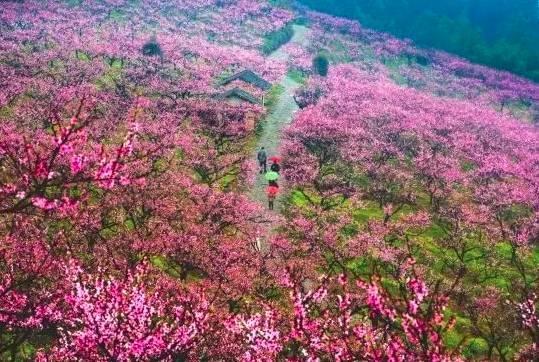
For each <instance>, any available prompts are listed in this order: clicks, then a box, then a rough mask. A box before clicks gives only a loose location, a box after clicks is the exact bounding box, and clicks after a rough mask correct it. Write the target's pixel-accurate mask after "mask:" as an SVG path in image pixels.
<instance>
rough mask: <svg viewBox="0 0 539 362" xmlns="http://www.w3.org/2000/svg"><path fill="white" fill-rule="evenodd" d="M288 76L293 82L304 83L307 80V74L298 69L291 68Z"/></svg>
mask: <svg viewBox="0 0 539 362" xmlns="http://www.w3.org/2000/svg"><path fill="white" fill-rule="evenodd" d="M287 75H288V77H289V78H290V79H292V80H293V81H294V82H296V83H299V84H302V85H304V84H305V83H306V82H307V75H306V74H305V73H304V72H302V71H301V70H298V69H291V70H289V71H288V74H287Z"/></svg>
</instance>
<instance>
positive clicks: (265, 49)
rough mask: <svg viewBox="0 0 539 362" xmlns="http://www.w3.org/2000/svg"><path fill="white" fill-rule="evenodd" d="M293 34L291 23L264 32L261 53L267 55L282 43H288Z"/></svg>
mask: <svg viewBox="0 0 539 362" xmlns="http://www.w3.org/2000/svg"><path fill="white" fill-rule="evenodd" d="M293 36H294V28H293V27H292V24H287V25H286V26H284V27H282V28H281V29H279V30H276V31H273V32H271V33H268V34H266V36H265V37H264V44H263V45H262V49H261V50H262V53H264V54H265V55H268V54H270V53H272V52H274V51H276V50H277V49H279V48H280V47H281V46H283V45H284V44H286V43H288V42H289V41H290V39H292V37H293Z"/></svg>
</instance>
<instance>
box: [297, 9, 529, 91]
mask: <svg viewBox="0 0 539 362" xmlns="http://www.w3.org/2000/svg"><path fill="white" fill-rule="evenodd" d="M300 1H301V2H303V3H304V4H305V5H308V6H309V7H311V8H312V9H315V10H318V11H322V12H326V13H330V14H332V15H336V16H343V17H347V18H352V19H357V20H359V21H360V22H361V24H362V25H363V26H365V27H368V28H372V29H375V30H380V31H385V32H388V33H391V34H393V35H395V36H397V37H400V38H409V39H412V40H414V41H415V42H416V43H417V44H418V45H420V46H425V47H433V48H439V49H442V50H445V51H448V52H451V53H454V54H457V55H460V56H463V57H465V58H467V59H470V60H471V61H473V62H476V63H481V64H485V65H488V66H491V67H494V68H498V69H503V70H509V71H512V72H514V73H517V74H520V75H522V76H525V77H528V78H531V79H533V80H535V81H539V3H538V1H537V0H445V1H433V0H300Z"/></svg>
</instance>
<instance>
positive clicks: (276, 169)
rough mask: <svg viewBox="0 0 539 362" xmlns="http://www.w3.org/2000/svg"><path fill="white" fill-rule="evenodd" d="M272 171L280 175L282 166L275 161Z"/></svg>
mask: <svg viewBox="0 0 539 362" xmlns="http://www.w3.org/2000/svg"><path fill="white" fill-rule="evenodd" d="M270 170H271V171H273V172H277V173H279V171H281V166H279V164H278V163H277V162H275V161H273V163H272V164H271V166H270Z"/></svg>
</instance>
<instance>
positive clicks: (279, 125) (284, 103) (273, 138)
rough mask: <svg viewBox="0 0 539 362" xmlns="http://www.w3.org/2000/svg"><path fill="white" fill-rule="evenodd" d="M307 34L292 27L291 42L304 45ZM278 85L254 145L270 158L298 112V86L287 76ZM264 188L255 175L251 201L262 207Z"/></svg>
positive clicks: (276, 55) (277, 55)
mask: <svg viewBox="0 0 539 362" xmlns="http://www.w3.org/2000/svg"><path fill="white" fill-rule="evenodd" d="M307 33H308V29H307V28H306V27H304V26H298V25H294V37H293V38H292V40H291V42H295V43H300V44H305V43H306V42H307V38H308V37H307V35H308V34H307ZM270 58H271V59H276V60H281V61H287V60H288V58H289V55H288V54H287V53H286V52H285V51H283V50H282V48H280V49H278V50H276V51H275V52H273V53H272V54H271V55H270ZM279 84H280V85H281V86H282V87H283V88H284V92H283V93H282V95H281V96H280V98H279V100H278V101H277V104H276V105H275V107H274V109H273V112H272V113H270V114H269V115H268V116H267V118H266V120H265V124H264V130H263V133H262V135H261V137H260V139H259V141H258V143H257V145H256V149H257V150H258V149H260V147H265V148H266V152H267V154H268V156H270V157H271V156H272V155H277V154H278V152H279V147H280V145H281V133H282V130H283V128H284V127H285V126H286V125H288V124H289V123H290V122H291V121H292V119H293V117H294V113H295V112H296V111H297V110H298V106H297V104H296V102H295V101H294V98H293V97H294V92H295V91H296V89H298V88H299V86H300V84H299V83H297V82H296V81H295V80H294V79H292V78H290V77H289V76H288V75H285V76H284V78H283V79H282V80H281V81H280V82H279ZM268 166H269V165H268ZM279 186H281V189H283V186H284V185H283V182H282V180H280V182H279ZM266 187H267V181H266V180H265V179H264V176H263V175H257V179H256V183H255V186H254V187H253V189H252V190H251V193H250V196H251V199H253V200H256V201H257V202H259V203H261V204H262V205H264V207H267V196H266ZM279 204H280V203H279V200H277V201H276V204H275V212H276V213H277V212H278V209H279Z"/></svg>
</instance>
